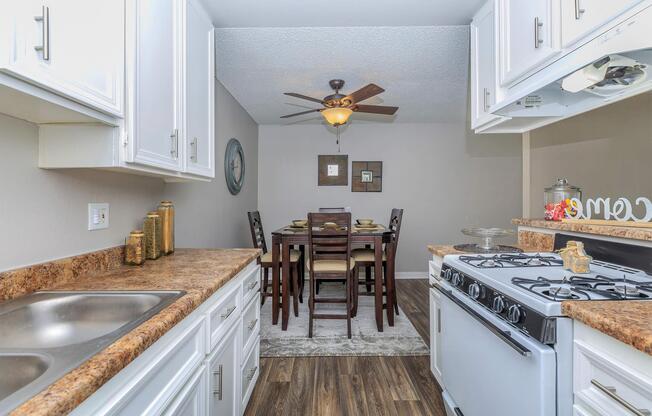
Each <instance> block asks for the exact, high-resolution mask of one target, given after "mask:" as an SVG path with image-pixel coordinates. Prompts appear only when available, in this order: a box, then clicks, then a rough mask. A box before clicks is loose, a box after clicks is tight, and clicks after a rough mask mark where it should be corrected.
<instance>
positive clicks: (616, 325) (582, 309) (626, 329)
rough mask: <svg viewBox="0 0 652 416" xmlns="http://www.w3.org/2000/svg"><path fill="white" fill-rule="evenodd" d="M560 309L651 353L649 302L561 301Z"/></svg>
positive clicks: (650, 307)
mask: <svg viewBox="0 0 652 416" xmlns="http://www.w3.org/2000/svg"><path fill="white" fill-rule="evenodd" d="M562 312H563V313H564V314H566V315H568V316H570V317H571V318H573V319H577V320H578V321H580V322H582V323H584V324H586V325H588V326H590V327H591V328H594V329H597V330H598V331H601V332H603V333H605V334H607V335H609V336H612V337H614V338H616V339H617V340H619V341H622V342H624V343H625V344H627V345H631V346H632V347H634V348H636V349H638V350H640V351H643V352H645V353H647V354H650V355H652V302H649V301H645V300H642V301H640V300H628V301H593V302H587V301H564V302H562Z"/></svg>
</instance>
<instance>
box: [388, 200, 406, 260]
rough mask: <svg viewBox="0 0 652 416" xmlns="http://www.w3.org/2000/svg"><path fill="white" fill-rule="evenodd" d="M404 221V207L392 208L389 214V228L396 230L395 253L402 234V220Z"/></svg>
mask: <svg viewBox="0 0 652 416" xmlns="http://www.w3.org/2000/svg"><path fill="white" fill-rule="evenodd" d="M402 221H403V209H401V208H392V213H391V215H390V216H389V227H388V228H389V229H390V230H392V231H394V253H396V249H397V248H398V237H399V235H400V234H401V222H402Z"/></svg>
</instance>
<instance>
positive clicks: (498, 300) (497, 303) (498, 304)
mask: <svg viewBox="0 0 652 416" xmlns="http://www.w3.org/2000/svg"><path fill="white" fill-rule="evenodd" d="M491 309H493V310H494V312H496V313H502V312H503V311H504V310H505V301H504V300H503V297H502V296H496V297H494V300H493V302H491Z"/></svg>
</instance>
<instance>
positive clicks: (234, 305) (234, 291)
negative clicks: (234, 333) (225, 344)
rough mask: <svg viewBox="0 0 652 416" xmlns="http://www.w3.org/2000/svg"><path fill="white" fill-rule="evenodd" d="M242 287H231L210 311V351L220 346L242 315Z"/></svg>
mask: <svg viewBox="0 0 652 416" xmlns="http://www.w3.org/2000/svg"><path fill="white" fill-rule="evenodd" d="M241 290H242V288H241V286H240V285H239V284H235V285H232V286H230V287H229V288H228V289H227V291H226V292H225V293H224V294H223V295H222V296H221V297H220V299H219V300H218V301H217V303H216V304H215V306H213V307H212V308H211V309H210V310H209V311H208V333H209V338H210V344H209V351H212V350H213V348H215V346H216V345H217V344H218V342H219V341H220V339H221V338H222V337H223V336H224V334H225V333H226V331H227V329H228V328H230V327H231V325H232V324H233V323H235V322H236V321H237V320H238V318H239V317H240V314H241V313H242V295H241V293H242V292H241Z"/></svg>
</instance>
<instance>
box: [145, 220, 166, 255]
mask: <svg viewBox="0 0 652 416" xmlns="http://www.w3.org/2000/svg"><path fill="white" fill-rule="evenodd" d="M143 229H144V230H145V255H146V257H147V258H148V259H150V260H156V259H158V258H159V257H161V230H162V227H161V217H160V216H159V215H158V212H155V211H152V212H148V213H147V217H145V221H144V224H143Z"/></svg>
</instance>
